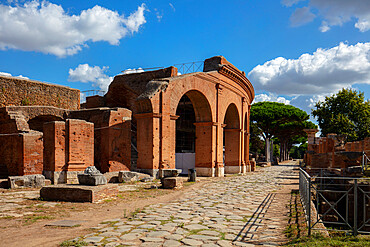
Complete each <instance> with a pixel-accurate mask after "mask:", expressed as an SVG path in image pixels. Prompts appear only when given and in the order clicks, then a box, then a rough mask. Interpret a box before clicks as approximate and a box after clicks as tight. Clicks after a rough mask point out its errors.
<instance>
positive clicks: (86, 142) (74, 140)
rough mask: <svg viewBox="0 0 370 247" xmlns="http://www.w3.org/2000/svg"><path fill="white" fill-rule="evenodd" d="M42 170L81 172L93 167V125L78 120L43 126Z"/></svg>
mask: <svg viewBox="0 0 370 247" xmlns="http://www.w3.org/2000/svg"><path fill="white" fill-rule="evenodd" d="M44 160H45V162H44V170H45V171H83V170H85V168H86V167H88V166H93V165H94V124H93V123H89V122H86V121H83V120H78V119H67V121H66V122H65V123H64V122H50V123H46V124H45V125H44Z"/></svg>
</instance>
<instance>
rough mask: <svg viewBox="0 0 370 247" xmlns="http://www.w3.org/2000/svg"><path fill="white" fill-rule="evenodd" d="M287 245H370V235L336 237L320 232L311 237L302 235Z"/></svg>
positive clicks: (338, 246) (309, 246)
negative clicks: (326, 235)
mask: <svg viewBox="0 0 370 247" xmlns="http://www.w3.org/2000/svg"><path fill="white" fill-rule="evenodd" d="M285 246H302V247H313V246H317V247H323V246H325V247H326V246H328V247H329V246H331V247H366V246H370V237H369V236H366V237H365V236H357V237H354V236H344V237H343V236H342V237H340V236H336V237H330V238H327V237H323V236H321V235H320V234H315V235H312V236H311V237H302V238H299V239H295V240H292V241H290V242H289V243H288V244H287V245H285Z"/></svg>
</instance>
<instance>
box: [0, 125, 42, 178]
mask: <svg viewBox="0 0 370 247" xmlns="http://www.w3.org/2000/svg"><path fill="white" fill-rule="evenodd" d="M0 143H1V145H0V157H1V159H0V177H1V178H6V177H7V176H23V175H31V174H41V173H42V169H43V140H42V133H41V132H37V131H33V132H30V133H20V134H15V135H14V134H12V135H0Z"/></svg>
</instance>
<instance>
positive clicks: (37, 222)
mask: <svg viewBox="0 0 370 247" xmlns="http://www.w3.org/2000/svg"><path fill="white" fill-rule="evenodd" d="M262 169H263V168H259V169H258V170H257V172H262ZM246 176H248V174H247V175H246ZM184 179H185V178H184ZM223 179H228V178H227V177H226V178H201V179H199V182H197V183H184V188H182V189H179V190H164V189H157V188H156V186H157V185H158V181H157V183H156V184H155V183H152V184H144V185H140V184H131V185H128V186H127V187H129V186H132V187H135V186H134V185H136V187H135V188H136V189H134V190H129V191H124V192H121V193H120V194H119V195H118V197H117V198H114V199H108V200H105V201H104V202H102V203H69V202H58V204H57V205H55V206H53V207H44V206H42V203H45V202H44V201H40V200H35V199H29V200H26V201H25V202H24V204H25V205H24V206H25V207H24V208H22V209H19V210H25V209H26V208H27V209H28V210H30V209H32V210H33V212H34V213H33V214H32V215H25V216H23V217H20V218H19V217H18V218H11V217H2V218H0V239H1V242H0V246H59V244H60V243H62V242H63V241H65V240H67V239H73V238H75V237H78V236H81V235H86V234H88V233H90V232H92V230H91V229H90V228H91V227H94V226H96V225H98V224H99V223H101V222H104V221H107V220H108V221H109V220H110V219H117V218H124V217H130V216H131V214H132V213H133V212H135V211H137V210H140V209H142V208H144V207H146V206H148V205H151V204H157V203H167V202H171V201H174V200H176V199H178V198H180V197H181V196H182V195H183V194H184V193H187V192H190V191H192V190H197V189H199V188H202V187H204V186H207V184H209V183H211V182H214V181H218V180H223ZM296 182H297V180H296V177H294V175H293V177H291V176H287V177H286V180H285V184H284V186H283V187H282V189H281V190H279V191H276V195H275V198H274V202H273V203H271V205H270V208H269V210H268V212H267V215H266V216H269V217H272V215H273V214H274V215H275V216H276V214H280V215H281V220H282V221H285V222H286V225H287V224H288V218H289V216H288V214H289V208H288V207H287V202H289V200H290V197H291V195H290V193H291V190H292V189H296V188H297V187H298V186H297V184H296ZM126 185H127V184H123V185H121V186H126ZM0 197H1V194H0ZM58 220H75V221H82V222H81V223H80V225H78V226H76V227H51V226H45V225H46V224H47V223H51V222H55V221H58ZM283 230H284V229H282V231H283ZM286 240H287V239H286V238H285V237H284V234H282V236H281V238H280V239H279V241H278V242H280V243H283V242H284V241H286Z"/></svg>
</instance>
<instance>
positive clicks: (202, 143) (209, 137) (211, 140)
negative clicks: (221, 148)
mask: <svg viewBox="0 0 370 247" xmlns="http://www.w3.org/2000/svg"><path fill="white" fill-rule="evenodd" d="M194 125H195V135H196V140H195V168H196V170H197V175H198V176H205V177H214V176H215V175H216V174H215V173H216V170H215V163H216V161H215V152H216V126H215V125H214V123H213V122H198V123H194ZM221 140H222V139H221Z"/></svg>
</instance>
